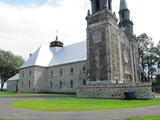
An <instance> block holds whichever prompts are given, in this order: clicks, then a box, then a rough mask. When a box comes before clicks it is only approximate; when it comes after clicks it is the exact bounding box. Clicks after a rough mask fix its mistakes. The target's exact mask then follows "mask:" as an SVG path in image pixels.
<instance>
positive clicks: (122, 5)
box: [120, 0, 128, 11]
mask: <svg viewBox="0 0 160 120" xmlns="http://www.w3.org/2000/svg"><path fill="white" fill-rule="evenodd" d="M125 9H128V7H127V2H126V0H121V2H120V11H121V10H125Z"/></svg>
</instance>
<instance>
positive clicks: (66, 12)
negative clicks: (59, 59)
mask: <svg viewBox="0 0 160 120" xmlns="http://www.w3.org/2000/svg"><path fill="white" fill-rule="evenodd" d="M144 2H145V5H144ZM137 3H139V4H137ZM158 3H159V2H158V1H155V3H154V4H153V6H152V9H149V7H151V5H150V4H151V2H150V1H148V0H141V1H139V0H134V1H133V0H128V6H129V8H130V9H131V17H132V19H133V21H134V23H135V33H137V34H140V33H142V32H147V33H148V34H149V35H150V36H151V37H152V35H153V38H154V39H156V40H157V41H158V39H159V38H160V36H159V33H158V31H159V30H158V29H159V28H158V26H160V23H159V21H160V19H159V16H158V15H159V13H156V11H155V10H157V11H158V9H160V8H159V6H158V5H159V4H158ZM113 5H114V6H113V9H114V10H116V13H118V8H119V2H116V1H113ZM142 5H143V6H142ZM142 8H143V9H142ZM88 9H90V0H59V1H57V0H48V1H46V2H45V3H44V4H41V5H36V4H29V5H12V4H7V3H4V2H2V0H1V2H0V48H2V49H5V50H10V51H12V52H13V53H15V54H18V55H22V56H23V57H25V58H28V56H29V54H30V53H33V52H34V51H35V50H36V49H37V48H38V47H39V46H40V45H41V44H48V45H49V43H50V42H51V41H53V40H54V39H55V36H56V30H58V33H59V40H61V41H63V42H64V44H65V45H67V44H71V43H75V42H78V41H82V40H85V39H86V20H85V17H86V15H87V10H88ZM158 37H159V38H158Z"/></svg>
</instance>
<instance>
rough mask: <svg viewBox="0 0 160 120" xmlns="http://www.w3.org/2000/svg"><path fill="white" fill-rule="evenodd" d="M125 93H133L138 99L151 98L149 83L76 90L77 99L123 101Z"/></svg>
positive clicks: (89, 86) (92, 86)
mask: <svg viewBox="0 0 160 120" xmlns="http://www.w3.org/2000/svg"><path fill="white" fill-rule="evenodd" d="M125 92H134V93H135V96H136V98H138V99H150V98H152V97H153V94H152V85H151V83H138V84H136V83H135V84H112V85H107V84H106V85H105V84H104V85H102V84H101V85H98V84H96V85H88V86H83V87H79V88H78V89H77V96H78V97H90V98H116V99H124V97H125V96H124V93H125Z"/></svg>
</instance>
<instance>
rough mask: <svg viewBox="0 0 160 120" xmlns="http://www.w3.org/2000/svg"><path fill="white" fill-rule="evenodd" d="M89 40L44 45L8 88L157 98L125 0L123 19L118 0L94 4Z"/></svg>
mask: <svg viewBox="0 0 160 120" xmlns="http://www.w3.org/2000/svg"><path fill="white" fill-rule="evenodd" d="M91 8H92V10H91V12H90V11H88V15H87V17H86V20H87V39H86V41H83V42H79V43H76V44H73V45H69V46H63V43H62V42H60V41H58V37H56V40H55V41H53V42H51V43H50V46H41V47H40V48H39V49H38V50H37V51H36V52H35V53H34V54H32V55H31V57H30V58H29V59H28V60H27V61H26V62H25V63H24V64H23V65H22V66H21V68H20V73H19V80H17V81H15V80H14V81H12V80H10V81H8V90H11V91H13V90H15V84H16V85H17V86H18V87H19V88H20V91H21V92H64V93H77V95H78V96H80V97H103V98H123V97H124V92H128V91H133V92H135V94H136V95H137V97H139V98H150V97H151V93H152V91H151V85H150V84H147V83H140V74H139V73H140V70H139V51H138V42H137V40H136V37H135V36H134V33H133V22H132V21H131V19H130V11H129V9H128V7H127V3H126V1H125V0H121V1H120V10H119V21H118V18H117V17H116V15H115V13H114V12H113V11H112V0H91Z"/></svg>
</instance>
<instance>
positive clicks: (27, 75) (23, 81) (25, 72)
mask: <svg viewBox="0 0 160 120" xmlns="http://www.w3.org/2000/svg"><path fill="white" fill-rule="evenodd" d="M19 79H20V81H19V86H20V92H33V91H34V67H28V68H24V69H21V70H20V73H19Z"/></svg>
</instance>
